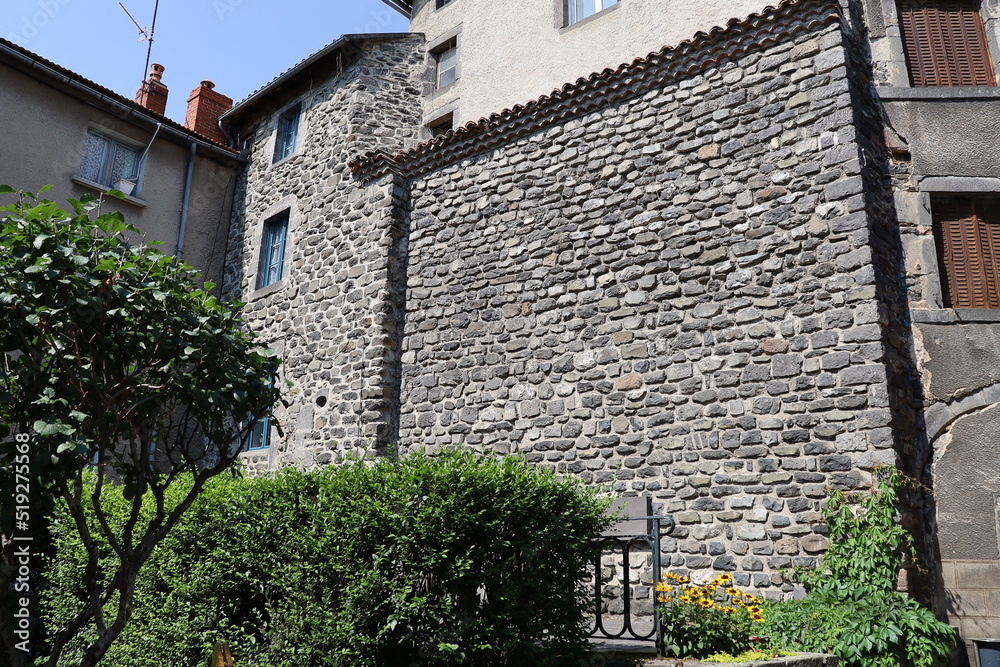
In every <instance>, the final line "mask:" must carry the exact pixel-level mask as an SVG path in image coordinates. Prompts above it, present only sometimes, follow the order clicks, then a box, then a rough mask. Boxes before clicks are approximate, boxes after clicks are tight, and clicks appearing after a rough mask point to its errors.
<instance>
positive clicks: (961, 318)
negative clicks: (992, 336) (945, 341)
mask: <svg viewBox="0 0 1000 667" xmlns="http://www.w3.org/2000/svg"><path fill="white" fill-rule="evenodd" d="M910 320H912V321H913V322H914V323H916V324H969V323H974V322H980V323H992V322H1000V310H992V309H989V308H941V309H934V310H911V311H910Z"/></svg>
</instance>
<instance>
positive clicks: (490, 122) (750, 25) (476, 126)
mask: <svg viewBox="0 0 1000 667" xmlns="http://www.w3.org/2000/svg"><path fill="white" fill-rule="evenodd" d="M824 10H831V11H828V12H827V13H825V14H824V13H823V12H824ZM809 12H812V13H814V14H816V16H815V17H813V18H811V19H810V18H809V16H808V15H809ZM840 12H841V6H840V2H839V0H785V1H784V2H781V3H780V4H778V5H777V6H770V5H768V6H767V7H765V8H764V9H763V10H761V12H759V13H753V14H751V15H750V16H748V17H747V18H745V19H742V20H740V19H737V18H733V19H731V20H730V21H728V22H727V24H726V26H725V27H721V26H715V27H713V28H712V29H711V30H709V31H708V32H707V33H706V32H703V31H699V32H697V33H695V35H694V36H693V37H692V38H691V39H688V40H684V41H682V42H679V43H678V44H677V45H675V46H664V47H663V48H662V49H660V50H659V51H653V52H651V53H650V54H649V55H647V56H645V57H640V58H636V59H635V60H633V61H632V62H630V63H624V64H622V65H620V66H619V67H617V68H616V69H612V68H610V67H608V68H605V69H604V70H602V71H600V72H595V73H593V74H591V75H590V76H588V77H581V78H579V79H577V80H576V81H575V82H569V83H566V84H564V85H563V86H562V87H561V88H557V89H555V90H554V91H552V92H551V93H549V94H547V95H542V96H540V97H538V98H537V99H534V100H531V101H529V102H527V103H525V104H523V105H522V104H515V105H514V107H513V108H512V109H504V110H502V111H499V112H496V113H493V114H490V115H489V116H488V117H483V118H480V119H479V120H477V121H470V122H469V123H466V124H465V125H463V126H461V127H459V128H456V129H453V130H449V131H448V132H446V133H445V134H443V135H441V136H439V137H435V138H433V139H431V140H430V141H426V142H423V143H420V144H417V145H416V146H413V147H411V148H408V149H394V150H386V149H381V148H380V149H375V150H372V151H368V152H366V153H362V154H361V155H359V156H357V157H356V158H355V159H353V160H351V162H350V163H349V164H350V167H351V170H352V172H353V173H354V174H355V175H356V176H357V177H359V178H376V177H379V176H382V175H384V174H386V173H389V172H395V173H398V174H402V175H416V174H419V173H424V172H426V171H429V170H431V169H433V168H435V167H436V166H438V165H439V164H441V163H444V162H447V161H449V160H451V159H454V158H462V157H466V156H468V155H472V154H474V153H478V152H480V151H482V150H485V149H487V148H489V147H491V146H493V145H495V144H498V143H500V142H501V141H504V140H507V139H510V138H514V137H516V136H521V135H523V134H527V133H530V132H531V131H534V130H535V129H537V128H538V127H540V126H542V125H546V124H550V123H552V122H553V121H556V122H557V121H559V120H563V119H569V118H571V117H573V116H576V115H579V114H581V113H583V112H585V111H590V110H592V109H593V108H594V107H595V106H596V105H595V104H594V103H593V101H594V99H595V98H598V97H601V96H604V97H605V99H609V100H610V101H616V100H619V99H625V98H627V97H632V96H634V95H637V94H640V93H641V92H644V91H645V90H646V89H648V88H649V87H650V85H653V84H654V83H655V82H656V81H662V79H663V77H662V76H658V75H662V74H669V75H672V76H675V77H676V76H683V75H687V74H691V73H693V72H695V71H698V70H702V69H705V68H706V67H709V66H711V65H713V64H719V63H721V62H722V61H724V60H726V59H728V58H730V57H732V56H734V55H736V54H737V53H748V52H750V51H753V50H757V49H761V48H764V47H766V46H768V45H770V44H774V43H776V42H777V41H778V40H779V39H783V38H786V37H788V36H791V35H794V34H797V33H798V32H800V31H801V30H804V29H807V28H810V27H812V26H814V25H816V24H817V23H820V24H822V23H829V22H832V21H833V19H834V18H837V19H838V20H839V17H840ZM801 15H805V17H806V21H805V22H804V23H803V25H802V26H801V27H800V28H799V29H796V30H792V29H786V30H785V31H783V32H782V31H777V30H774V31H771V34H766V33H765V34H761V33H762V32H764V30H765V29H768V28H771V27H775V26H779V25H781V21H785V22H788V21H791V20H794V19H796V18H801ZM754 29H756V32H754ZM751 34H753V35H754V36H755V37H757V39H753V40H749V43H747V44H743V43H741V38H743V37H746V36H747V35H751ZM726 39H728V40H730V42H735V43H734V44H733V45H732V48H728V49H719V48H715V47H718V46H719V45H720V44H719V43H720V42H722V41H723V40H726ZM713 50H715V51H718V52H719V53H718V54H717V55H715V57H706V56H712V55H713V53H712V51H713ZM706 52H707V53H706ZM698 56H701V57H700V58H699V57H698ZM664 70H666V71H664ZM636 78H638V79H639V81H638V82H636ZM626 82H628V84H629V85H625V86H623V85H622V84H624V83H626ZM608 92H610V94H607V93H608ZM580 100H583V102H580ZM504 127H509V128H511V130H512V131H511V132H501V130H502V128H504ZM501 135H502V136H501Z"/></svg>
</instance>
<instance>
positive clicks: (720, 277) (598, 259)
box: [394, 1, 894, 596]
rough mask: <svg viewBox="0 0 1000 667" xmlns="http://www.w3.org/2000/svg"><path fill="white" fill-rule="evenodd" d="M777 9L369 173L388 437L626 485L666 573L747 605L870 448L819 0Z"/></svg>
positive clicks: (882, 385) (841, 87)
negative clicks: (396, 305)
mask: <svg viewBox="0 0 1000 667" xmlns="http://www.w3.org/2000/svg"><path fill="white" fill-rule="evenodd" d="M778 12H779V13H778V14H777V15H775V14H770V15H767V16H765V17H763V18H761V17H757V19H754V20H752V21H751V22H749V23H745V24H742V25H741V26H735V27H734V26H730V28H729V29H728V30H727V31H726V32H725V33H723V34H721V35H718V34H716V35H713V36H708V37H705V38H704V39H703V41H702V42H700V43H696V44H694V45H689V46H688V47H686V48H687V50H686V51H685V52H684V54H683V55H684V57H685V58H686V61H685V62H686V63H688V64H690V63H691V62H693V61H696V60H698V61H699V63H700V64H698V65H693V66H688V65H685V67H683V68H680V67H678V68H677V69H671V65H670V59H671V57H672V56H671V55H670V54H667V55H666V56H665V59H666V61H667V62H666V64H662V65H659V66H662V67H663V68H664V71H663V74H662V76H661V78H660V81H661V83H660V84H658V85H657V86H655V87H654V88H653V89H651V90H644V89H643V88H642V86H640V85H639V84H637V83H636V81H635V80H633V79H631V78H630V77H631V76H632V74H629V72H635V71H636V70H627V71H621V72H618V73H608V72H605V73H604V74H602V75H601V76H603V77H606V78H611V80H612V81H611V83H609V84H608V87H607V88H606V89H614V90H624V89H635V90H637V92H636V94H635V95H633V96H630V97H629V96H626V97H625V99H621V98H620V97H619V99H618V100H617V101H614V102H610V103H607V104H600V103H599V102H598V103H595V102H594V101H593V100H592V99H591V100H589V101H588V104H589V106H586V107H584V106H583V103H581V104H580V106H579V107H578V108H577V109H576V110H575V111H574V110H572V108H571V107H570V106H566V107H563V108H565V109H569V110H567V111H566V112H565V114H563V115H561V116H560V118H559V120H555V119H550V120H544V119H543V120H539V118H543V117H544V113H545V112H544V109H543V110H540V111H538V112H537V113H535V114H534V115H530V114H527V112H525V115H526V116H527V117H528V119H527V120H523V121H518V120H517V119H514V120H506V121H505V120H504V119H500V118H494V119H493V122H494V124H493V125H492V126H491V127H490V128H487V129H488V130H489V133H488V134H486V135H485V136H487V137H494V136H503V133H504V132H505V131H509V132H510V136H511V137H512V138H510V139H509V140H507V141H500V140H498V141H497V142H495V143H492V144H488V145H486V144H484V146H485V147H484V148H482V149H480V150H479V151H478V152H477V151H472V150H468V151H464V152H463V154H462V155H463V156H462V157H460V158H456V159H452V160H451V161H448V160H447V155H448V148H449V142H452V143H453V144H456V145H457V144H459V143H461V142H462V141H463V140H465V136H466V135H463V134H462V133H459V135H458V136H452V137H449V138H446V139H445V140H441V141H438V142H436V143H435V144H432V145H431V147H429V148H428V149H427V150H426V151H425V152H424V153H421V154H411V155H410V156H406V155H404V156H401V157H400V158H398V159H397V160H396V164H395V166H394V169H397V170H400V171H401V172H403V173H408V174H409V176H410V182H411V188H412V204H411V206H412V215H411V219H410V226H411V229H410V235H409V243H410V246H409V267H408V274H407V275H408V289H407V294H406V322H405V336H404V340H403V346H404V348H403V349H404V352H403V371H402V372H403V378H402V394H401V401H402V406H401V416H400V444H401V446H402V449H403V450H407V449H410V448H416V447H421V446H423V447H431V448H434V447H439V446H447V445H460V444H464V445H468V446H474V447H481V448H483V449H486V450H494V451H499V452H520V453H522V454H524V455H525V456H526V457H527V458H528V459H529V460H531V461H535V462H538V463H540V464H543V465H548V466H552V467H554V468H556V469H558V470H560V471H563V472H566V473H572V474H575V475H578V476H580V477H581V478H583V479H585V480H587V481H588V482H591V483H593V484H598V485H604V486H606V487H608V488H610V489H612V490H613V491H615V492H617V493H626V494H641V493H646V494H651V495H652V496H653V497H654V499H655V503H656V505H657V507H658V509H660V510H661V511H664V512H668V513H671V514H673V515H674V516H675V518H676V519H677V520H678V523H679V526H678V528H677V530H675V532H674V533H673V535H672V537H671V538H670V539H669V540H667V541H666V542H665V550H666V551H667V552H668V556H669V561H668V562H669V568H670V569H671V570H675V571H682V572H690V573H691V574H693V575H694V577H695V578H696V580H697V579H702V578H708V577H709V576H710V573H711V572H712V571H733V572H734V573H735V579H736V583H737V584H738V585H740V586H752V587H754V588H757V589H760V590H763V591H765V592H766V593H767V594H768V595H769V596H776V595H780V594H781V593H782V592H789V591H791V590H792V586H791V585H790V584H788V583H787V582H785V581H783V580H782V578H781V576H780V575H779V573H778V570H779V569H781V568H787V567H789V566H792V565H803V566H811V565H814V564H815V562H816V556H817V555H818V554H819V553H820V552H822V550H823V549H824V548H825V547H826V544H827V541H826V538H825V536H824V535H823V528H822V526H819V525H817V524H816V523H815V521H816V519H818V518H819V514H818V508H819V504H820V501H821V499H822V498H824V497H825V493H826V489H827V488H828V487H830V486H834V487H841V488H857V487H861V486H864V485H866V484H868V483H869V482H870V474H869V471H870V470H871V469H872V467H873V466H875V465H876V464H878V463H882V462H887V461H890V462H891V460H892V459H893V456H894V455H893V452H892V447H893V438H892V434H891V431H890V428H889V423H890V410H889V399H888V390H887V373H886V366H885V364H884V351H883V345H882V337H883V329H882V325H881V324H880V306H879V302H878V298H877V293H876V289H875V281H876V271H875V267H874V265H873V252H872V248H871V246H870V243H871V241H872V236H871V235H870V234H869V233H868V224H869V220H868V214H867V212H866V208H865V201H864V197H863V196H862V194H861V193H862V177H861V166H860V160H859V158H860V154H859V147H858V144H857V143H856V139H857V137H856V132H855V128H854V125H853V123H854V115H853V112H852V98H851V93H850V86H849V81H848V79H847V75H846V71H845V62H846V57H847V56H846V50H845V43H844V40H843V34H842V31H841V18H840V13H839V7H838V6H837V3H828V2H812V1H806V2H803V3H801V4H800V5H795V6H786V7H785V8H783V9H781V10H778ZM727 40H729V41H727ZM734 44H735V45H737V46H738V47H739V48H737V47H735V46H734ZM762 45H766V46H762ZM699 49H701V51H699ZM699 53H701V55H700V56H699ZM720 54H723V55H720ZM678 57H679V56H678ZM699 58H700V60H699ZM655 66H657V65H656V64H655V63H653V62H651V63H650V64H649V66H648V67H645V68H642V69H649V68H652V67H655ZM635 76H636V77H638V76H640V75H639V74H636V75H635ZM614 77H619V78H618V79H615V78H614ZM541 104H545V101H544V100H543V101H542V103H541ZM519 122H520V123H521V125H519V126H518V125H517V123H519ZM503 123H507V125H506V126H505V125H503ZM525 127H529V128H533V129H531V131H527V130H525V129H524V128H525ZM475 131H476V130H475V129H471V130H469V131H468V132H470V133H471V132H475ZM485 132H486V130H484V133H485ZM483 141H484V142H487V141H488V139H483ZM435 154H436V155H437V156H438V157H427V159H426V160H424V162H421V160H422V159H423V157H424V156H431V155H435ZM406 160H410V162H409V163H407V162H406ZM435 160H436V162H435ZM407 164H410V165H416V166H413V167H410V168H409V169H410V171H409V172H407V169H408V166H407ZM421 164H425V165H426V164H430V165H431V166H429V167H426V168H425V167H421V166H420V165H421Z"/></svg>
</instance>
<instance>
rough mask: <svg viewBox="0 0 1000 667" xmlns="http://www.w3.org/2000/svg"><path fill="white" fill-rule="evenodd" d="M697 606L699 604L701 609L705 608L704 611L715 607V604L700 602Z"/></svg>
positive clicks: (708, 601)
mask: <svg viewBox="0 0 1000 667" xmlns="http://www.w3.org/2000/svg"><path fill="white" fill-rule="evenodd" d="M698 604H700V605H701V606H702V607H705V608H706V609H708V608H710V607H714V606H715V603H714V602H712V601H711V600H702V601H701V602H699V603H698Z"/></svg>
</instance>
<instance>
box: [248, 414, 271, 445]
mask: <svg viewBox="0 0 1000 667" xmlns="http://www.w3.org/2000/svg"><path fill="white" fill-rule="evenodd" d="M270 446H271V418H270V417H264V418H263V419H261V420H260V421H258V422H257V424H256V425H255V426H254V427H253V430H252V431H250V433H248V434H247V439H246V440H245V441H244V442H243V450H244V451H247V452H250V451H253V450H256V449H267V448H268V447H270Z"/></svg>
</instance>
